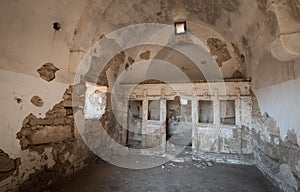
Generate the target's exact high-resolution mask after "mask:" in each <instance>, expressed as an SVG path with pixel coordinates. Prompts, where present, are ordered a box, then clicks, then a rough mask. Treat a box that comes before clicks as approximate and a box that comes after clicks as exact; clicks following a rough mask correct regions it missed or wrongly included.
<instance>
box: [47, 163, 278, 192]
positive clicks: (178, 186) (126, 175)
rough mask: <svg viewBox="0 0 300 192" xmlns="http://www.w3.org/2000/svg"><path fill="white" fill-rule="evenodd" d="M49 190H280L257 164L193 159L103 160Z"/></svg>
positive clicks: (160, 191)
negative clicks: (137, 163)
mask: <svg viewBox="0 0 300 192" xmlns="http://www.w3.org/2000/svg"><path fill="white" fill-rule="evenodd" d="M46 191H47V192H52V191H53V192H62V191H64V192H81V191H82V192H110V191H120V192H121V191H122V192H180V191H184V192H192V191H197V192H200V191H201V192H208V191H209V192H214V191H218V192H219V191H222V192H223V191H224V192H233V191H234V192H238V191H241V192H242V191H243V192H264V191H265V192H277V191H278V190H277V189H276V188H275V187H274V186H273V185H272V183H270V182H269V181H268V180H267V179H266V178H265V177H264V176H263V175H262V174H261V172H260V171H259V170H258V169H257V168H256V167H254V166H242V165H229V164H217V163H211V162H200V161H192V160H191V159H190V160H189V159H187V158H185V160H184V162H168V163H166V164H164V165H161V166H158V167H154V168H150V169H144V170H131V169H124V168H119V167H116V166H114V165H111V164H108V163H105V162H102V161H101V162H99V163H97V164H94V165H90V166H89V167H86V168H85V169H83V170H81V171H79V172H77V173H76V174H74V175H72V176H70V177H68V178H66V179H65V180H62V181H60V182H59V183H54V184H52V185H51V186H50V187H49V188H48V189H47V190H46Z"/></svg>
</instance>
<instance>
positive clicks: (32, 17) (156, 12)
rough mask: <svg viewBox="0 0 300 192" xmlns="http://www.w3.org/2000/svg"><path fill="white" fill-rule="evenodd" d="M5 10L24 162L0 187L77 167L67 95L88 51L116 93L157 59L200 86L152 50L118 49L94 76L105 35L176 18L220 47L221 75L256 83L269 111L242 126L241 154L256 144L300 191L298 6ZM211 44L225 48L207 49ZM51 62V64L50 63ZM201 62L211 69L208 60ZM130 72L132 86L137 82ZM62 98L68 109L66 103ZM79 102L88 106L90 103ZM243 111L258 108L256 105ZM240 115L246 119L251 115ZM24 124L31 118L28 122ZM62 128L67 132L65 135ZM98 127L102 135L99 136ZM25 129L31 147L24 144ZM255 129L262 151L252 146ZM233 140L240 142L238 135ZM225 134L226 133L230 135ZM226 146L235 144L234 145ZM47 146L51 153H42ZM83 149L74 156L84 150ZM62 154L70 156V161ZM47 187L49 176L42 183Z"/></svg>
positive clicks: (14, 124) (10, 127) (265, 165)
mask: <svg viewBox="0 0 300 192" xmlns="http://www.w3.org/2000/svg"><path fill="white" fill-rule="evenodd" d="M58 5H59V6H58ZM0 7H1V8H0V9H1V11H0V16H1V18H2V20H1V26H0V30H1V42H2V43H1V45H0V50H1V53H0V58H1V60H0V69H1V70H0V80H1V81H0V82H1V83H0V89H1V93H2V94H1V95H0V100H1V105H2V108H3V109H5V110H1V111H0V120H1V124H2V127H1V139H0V149H1V150H2V151H3V153H2V154H3V157H4V159H5V160H4V161H6V160H7V159H9V160H8V162H10V165H12V163H11V162H12V160H15V161H16V160H18V159H20V163H21V164H20V165H19V164H18V165H17V166H16V167H15V168H16V170H14V169H12V170H11V171H9V172H10V173H9V174H8V175H10V174H11V173H13V175H10V176H9V177H8V178H6V179H4V180H3V181H1V184H0V185H1V186H4V187H5V188H7V187H8V186H9V185H11V184H13V185H19V184H20V183H22V182H24V181H25V180H27V179H28V178H30V177H31V176H30V175H32V177H33V176H34V175H35V176H36V177H39V176H40V175H42V174H43V171H44V172H45V173H49V174H50V175H52V176H56V175H57V173H56V172H58V173H62V172H71V171H62V170H64V169H62V167H61V166H56V165H57V164H60V163H59V162H68V163H67V165H66V167H70V166H71V165H74V163H72V162H75V161H76V160H74V159H76V158H74V157H73V156H72V155H71V154H68V152H69V153H71V152H70V151H69V149H70V146H73V145H74V143H72V142H75V143H76V142H77V136H76V134H77V133H76V129H74V128H72V125H71V124H72V123H70V122H69V120H70V113H69V112H70V110H68V109H65V107H67V108H69V107H70V99H68V97H69V96H68V94H65V95H64V92H65V90H66V89H67V88H68V86H69V85H70V84H72V82H73V80H74V73H75V72H76V70H77V68H78V65H79V63H80V61H81V59H82V58H83V56H84V55H85V54H86V53H88V54H87V57H90V59H91V60H92V61H93V62H92V67H90V68H89V67H87V70H88V71H87V72H88V73H89V74H91V77H92V80H91V81H94V82H96V81H98V83H99V84H102V85H106V86H108V87H109V88H108V89H111V88H112V85H113V83H114V82H115V80H116V76H117V75H118V74H120V73H121V72H122V71H123V70H125V69H126V70H127V71H128V72H129V74H131V73H130V72H131V71H134V70H132V69H133V68H134V66H135V64H136V63H137V62H139V61H141V60H143V61H148V60H149V59H152V58H156V59H163V60H166V61H169V62H171V63H175V64H176V65H177V66H178V67H179V68H180V69H181V70H182V71H184V72H185V73H186V74H191V76H193V77H196V78H195V79H193V80H197V78H198V77H199V78H200V77H201V79H203V74H201V73H200V72H199V71H197V70H195V67H191V62H190V61H188V60H187V59H186V58H183V57H182V56H180V55H178V54H177V53H175V52H174V51H170V50H167V49H162V48H153V46H152V47H151V46H146V45H145V46H142V47H138V48H133V49H132V50H124V52H122V51H121V50H119V52H118V53H119V54H117V55H112V57H111V58H113V59H112V60H111V61H110V63H109V65H107V66H106V68H105V72H104V73H103V74H97V73H95V71H93V70H98V69H97V67H95V66H97V64H99V63H101V62H102V60H101V59H97V58H96V57H95V56H99V55H100V56H103V57H105V56H108V55H109V53H110V52H112V50H113V48H111V47H109V45H110V44H109V43H108V44H107V46H106V45H104V46H103V47H101V48H100V49H96V50H92V52H88V50H89V48H90V47H91V45H92V44H94V43H95V42H96V41H97V40H99V39H102V38H104V37H105V35H106V34H109V33H110V32H112V31H114V30H116V29H120V28H121V27H126V26H129V25H131V24H140V23H145V22H146V23H152V22H158V23H164V24H169V25H172V26H173V24H174V21H176V20H186V21H187V29H188V32H190V33H192V34H193V35H195V36H196V37H197V38H199V40H200V41H201V42H202V43H203V44H204V45H206V46H207V49H208V50H209V47H214V49H213V50H211V51H210V52H208V53H209V54H212V55H215V60H216V62H217V63H219V64H220V63H221V64H222V66H220V71H221V72H222V75H223V77H224V78H229V79H232V78H233V79H248V78H251V79H252V81H251V89H252V90H253V91H254V93H255V96H256V97H257V100H258V105H259V107H260V110H259V111H260V112H261V114H265V115H261V114H259V115H258V114H255V115H254V118H253V119H254V120H253V125H243V126H241V129H242V131H243V132H244V133H245V134H243V135H242V136H241V142H242V145H243V146H247V147H245V148H243V149H242V150H244V153H247V152H249V151H250V148H251V147H252V146H255V147H256V162H257V166H259V167H260V168H261V170H262V171H263V172H264V173H265V174H266V175H267V176H268V177H270V178H271V179H272V180H273V181H274V182H275V183H277V184H278V185H280V186H281V187H282V189H284V190H286V191H293V190H294V191H295V190H297V189H298V190H299V188H298V185H299V179H298V178H299V177H298V175H299V167H300V165H299V162H298V160H299V156H297V154H298V145H299V142H300V137H299V136H300V131H299V130H300V129H299V127H298V125H299V123H300V122H299V109H298V108H299V101H298V100H299V92H298V90H299V74H300V67H299V66H300V65H299V61H300V60H299V52H300V51H299V50H300V49H299V43H298V42H299V29H300V27H299V26H300V24H299V0H283V1H270V0H255V1H242V0H234V1H229V0H216V1H209V2H208V1H204V0H191V1H175V0H168V1H165V0H159V1H140V0H133V1H130V2H129V3H126V4H125V3H124V2H123V1H120V0H105V1H104V0H95V1H89V0H86V1H81V0H80V1H79V0H76V1H70V0H65V1H63V2H61V1H57V0H54V1H49V2H40V1H34V5H33V4H30V3H25V2H24V1H3V2H1V6H0ZM54 23H59V24H60V25H59V26H60V28H59V30H58V29H54V28H53V24H54ZM210 38H211V40H212V39H214V40H216V39H219V40H220V41H221V42H220V41H218V42H217V43H210V44H209V45H207V41H208V40H209V39H210ZM104 39H105V38H104ZM173 40H174V39H170V41H171V42H172V41H173ZM181 40H184V38H178V39H177V40H176V39H175V42H176V41H177V43H178V42H180V41H181ZM225 44H226V46H225ZM115 48H116V47H115ZM226 49H227V50H226ZM148 50H149V51H150V52H148ZM227 51H228V52H229V53H228V52H227ZM101 53H103V54H102V55H101ZM89 54H91V55H89ZM229 56H231V57H232V58H231V59H229ZM227 59H229V60H227ZM225 60H226V61H225ZM44 64H47V65H46V66H44V67H43V65H44ZM51 64H52V65H51ZM199 64H201V65H203V66H205V65H209V64H210V63H209V62H208V61H206V60H201V61H199ZM58 69H59V70H58ZM106 69H107V71H106ZM37 70H38V71H37ZM39 72H40V74H39ZM99 75H100V78H99ZM134 75H141V74H138V73H135V74H134ZM131 76H132V79H130V80H132V81H135V80H136V79H134V78H133V75H131ZM86 80H87V79H86ZM128 81H129V80H128ZM129 82H130V81H129ZM110 92H111V90H109V91H108V94H107V95H106V100H107V102H106V104H107V105H108V106H109V107H108V108H107V110H106V111H105V114H104V115H103V118H102V119H101V120H100V121H101V123H102V124H103V125H104V127H105V128H106V130H108V132H109V134H110V135H112V136H113V138H114V139H115V140H117V141H120V142H125V141H124V135H125V133H124V130H122V129H121V128H120V125H119V124H118V123H116V122H115V118H116V117H114V115H113V113H112V111H111V109H112V108H111V106H110V103H109V102H110V98H111V95H110ZM62 95H64V100H66V101H67V102H66V103H65V102H63V103H61V97H62ZM35 96H38V97H39V98H37V97H35ZM32 99H33V100H32ZM31 100H32V101H31ZM77 101H78V102H77V103H78V105H79V106H81V105H82V101H79V100H77ZM42 103H43V104H42ZM118 105H120V106H122V103H118ZM241 105H244V106H243V107H245V108H246V107H249V102H246V101H245V102H242V103H241ZM53 106H55V107H54V110H55V111H56V110H58V111H59V112H57V114H61V113H60V112H62V114H63V115H65V113H66V116H64V120H63V118H58V117H49V113H47V112H48V111H49V109H52V108H53ZM123 107H125V108H126V107H127V106H123ZM182 110H183V109H182ZM123 112H124V111H118V112H117V113H118V116H123V114H122V113H123ZM181 112H182V111H181ZM31 113H32V115H30V116H29V117H28V115H29V114H31ZM55 113H56V112H55ZM47 114H48V117H47ZM241 114H242V116H247V114H243V111H242V112H241ZM267 114H268V115H267ZM26 117H28V118H26ZM25 118H26V119H27V120H29V121H28V122H26V123H24V126H23V125H22V124H23V120H24V119H25ZM185 118H190V116H189V115H186V116H185ZM246 121H248V120H246ZM97 123H99V120H97V121H96V120H88V121H87V122H86V124H87V125H91V126H94V127H97V126H98V124H97ZM52 128H53V129H52ZM61 131H63V132H64V133H65V134H59V133H61ZM89 131H90V132H91V133H93V131H94V130H89ZM18 132H20V134H19V138H20V140H21V141H22V148H23V150H22V149H21V145H20V144H19V140H18V139H16V134H17V133H18ZM252 133H253V136H254V140H253V141H254V145H253V144H252V143H251V142H249V140H251V138H250V136H249V135H251V134H252ZM230 134H231V135H234V136H236V134H237V133H236V132H232V133H230ZM230 134H229V135H230ZM34 135H35V136H34ZM45 135H47V136H48V135H50V136H51V137H49V138H46V136H45ZM222 135H223V136H224V137H225V136H228V133H222ZM103 139H104V140H105V138H103ZM66 140H68V142H67V144H63V145H61V146H60V147H61V148H63V149H61V148H60V147H58V146H57V145H58V143H59V142H63V143H64V142H65V141H66ZM75 140H76V141H75ZM296 141H297V142H296ZM222 142H223V143H227V141H226V140H222ZM51 143H54V146H52V144H51ZM100 145H101V143H100V142H99V143H95V146H100ZM43 146H47V147H45V148H44V149H43ZM66 146H68V147H66ZM32 148H34V149H35V150H32ZM42 149H43V150H42ZM75 151H76V150H74V151H73V152H72V153H73V154H77V151H76V152H75ZM83 151H84V150H83ZM6 154H7V155H8V157H9V158H7V155H6ZM57 154H62V155H63V156H66V157H65V159H67V160H65V161H64V160H63V159H64V158H63V157H61V155H57ZM78 154H80V152H78ZM69 156H70V158H69ZM71 156H72V158H71ZM75 156H76V155H75ZM82 156H85V155H82ZM41 157H43V158H41ZM40 159H42V160H40ZM58 159H60V160H58ZM73 160H74V161H73ZM71 161H72V162H71ZM70 162H71V163H70ZM75 164H76V163H75ZM78 167H81V166H78ZM50 169H51V170H52V171H51V170H50ZM36 170H38V171H36ZM72 170H73V168H72ZM74 170H77V168H76V169H75V168H74ZM17 172H19V173H17ZM18 174H19V175H18ZM23 174H24V175H23ZM22 175H23V176H22ZM12 178H14V179H12ZM286 178H291V179H286ZM46 181H49V179H45V181H43V182H46ZM28 185H29V184H28Z"/></svg>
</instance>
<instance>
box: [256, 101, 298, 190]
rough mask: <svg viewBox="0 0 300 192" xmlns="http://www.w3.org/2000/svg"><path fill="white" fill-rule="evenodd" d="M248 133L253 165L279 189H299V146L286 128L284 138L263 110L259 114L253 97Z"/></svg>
mask: <svg viewBox="0 0 300 192" xmlns="http://www.w3.org/2000/svg"><path fill="white" fill-rule="evenodd" d="M252 116H253V119H252V126H253V127H252V132H253V133H252V134H253V142H254V149H255V161H256V162H255V163H256V165H257V167H258V168H259V169H260V170H261V171H262V172H263V173H264V174H265V175H266V176H267V177H268V178H270V180H272V181H273V183H275V184H276V185H277V186H278V187H279V188H280V189H282V190H283V191H288V192H294V191H298V190H299V189H300V179H299V178H300V147H299V144H298V141H297V135H296V133H295V132H294V130H293V129H290V130H289V131H288V133H287V135H286V137H285V138H284V139H282V138H281V136H280V134H281V133H280V132H281V130H280V128H279V127H278V125H277V123H276V121H275V120H274V119H273V118H272V117H270V116H269V115H268V114H267V113H264V114H261V113H260V109H259V106H258V101H257V99H256V98H255V97H253V115H252Z"/></svg>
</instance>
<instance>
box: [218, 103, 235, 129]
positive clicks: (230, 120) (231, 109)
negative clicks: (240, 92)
mask: <svg viewBox="0 0 300 192" xmlns="http://www.w3.org/2000/svg"><path fill="white" fill-rule="evenodd" d="M220 110H221V111H220V116H221V119H220V121H221V123H222V124H225V125H235V101H234V100H223V101H220Z"/></svg>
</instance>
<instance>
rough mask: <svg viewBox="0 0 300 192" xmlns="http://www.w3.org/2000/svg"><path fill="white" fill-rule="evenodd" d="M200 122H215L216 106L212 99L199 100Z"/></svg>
mask: <svg viewBox="0 0 300 192" xmlns="http://www.w3.org/2000/svg"><path fill="white" fill-rule="evenodd" d="M198 110H199V112H198V114H199V123H213V122H214V106H213V101H211V100H200V101H199V102H198Z"/></svg>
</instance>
